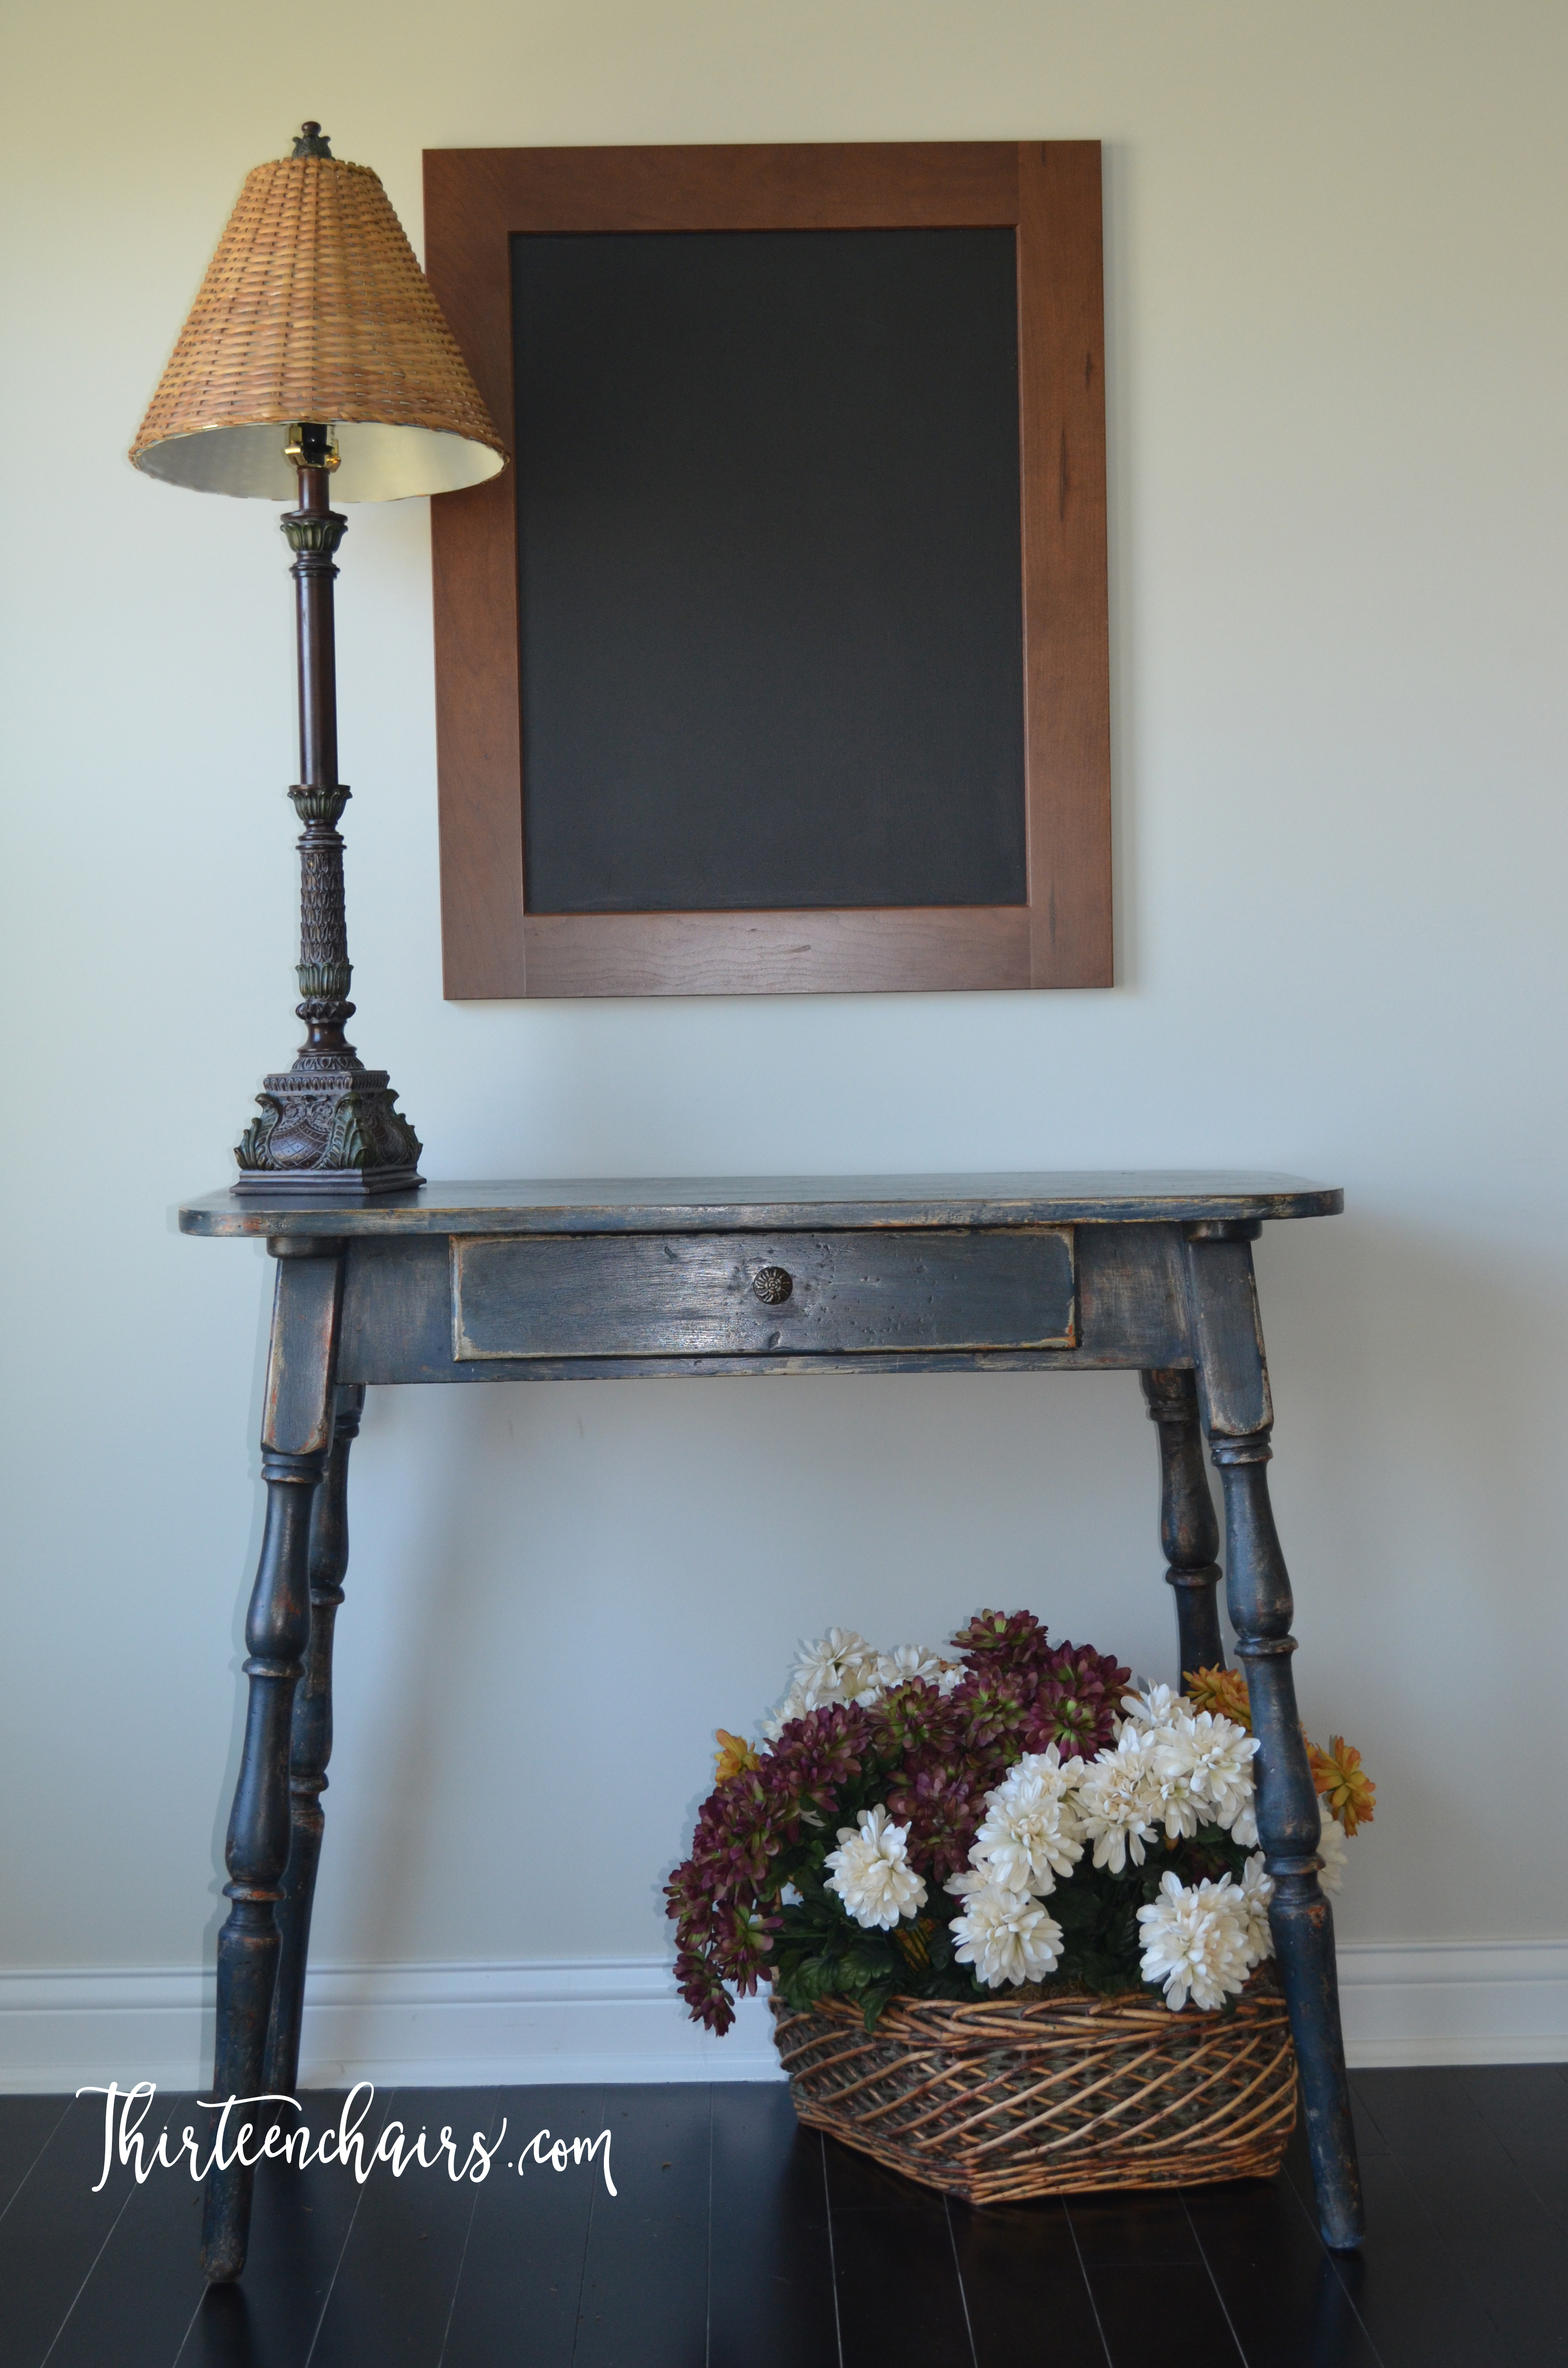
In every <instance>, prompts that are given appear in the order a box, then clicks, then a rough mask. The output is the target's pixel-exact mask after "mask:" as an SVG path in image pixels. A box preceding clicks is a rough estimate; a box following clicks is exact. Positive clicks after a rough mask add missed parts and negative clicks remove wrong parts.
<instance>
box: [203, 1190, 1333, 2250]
mask: <svg viewBox="0 0 1568 2368" xmlns="http://www.w3.org/2000/svg"><path fill="white" fill-rule="evenodd" d="M1342 1205H1343V1195H1342V1194H1341V1193H1339V1192H1338V1191H1335V1190H1329V1189H1327V1188H1326V1187H1324V1186H1321V1185H1316V1184H1309V1183H1305V1182H1302V1181H1301V1179H1300V1178H1295V1177H1289V1176H1245V1175H1243V1176H1229V1175H1221V1176H1206V1175H1195V1176H1188V1175H1142V1174H1130V1175H1087V1176H1075V1175H1041V1176H1035V1175H1023V1176H1009V1175H1002V1176H933V1177H894V1178H883V1177H848V1178H773V1177H764V1178H741V1179H733V1178H708V1179H703V1180H701V1181H686V1180H677V1181H666V1180H658V1181H654V1182H643V1183H634V1182H613V1183H571V1184H560V1183H521V1184H432V1185H428V1186H426V1187H424V1188H422V1189H421V1190H418V1191H416V1192H405V1193H393V1194H387V1195H385V1196H384V1197H381V1198H380V1199H375V1200H364V1199H355V1200H352V1201H350V1200H347V1199H339V1200H332V1199H329V1198H327V1197H325V1196H324V1197H322V1198H320V1199H308V1198H303V1197H301V1196H300V1195H299V1194H297V1193H295V1194H285V1193H283V1192H280V1193H279V1194H278V1198H277V1200H276V1201H267V1200H266V1199H263V1198H261V1197H259V1196H257V1195H256V1194H254V1193H251V1194H247V1195H245V1196H244V1197H241V1196H239V1195H237V1194H234V1193H231V1192H215V1193H211V1194H210V1195H209V1196H208V1198H207V1199H205V1200H201V1201H193V1202H191V1203H190V1204H189V1206H188V1207H186V1208H183V1209H182V1210H181V1211H180V1220H179V1221H180V1225H181V1228H182V1229H183V1231H185V1232H186V1233H190V1234H227V1235H233V1234H239V1235H264V1236H265V1237H266V1240H267V1247H268V1249H269V1250H270V1251H271V1252H272V1253H273V1255H274V1257H275V1258H277V1261H278V1271H277V1283H276V1293H275V1297H274V1301H273V1315H272V1334H271V1347H270V1352H269V1356H268V1362H267V1390H266V1398H265V1411H264V1416H263V1423H262V1439H261V1449H262V1475H263V1478H264V1480H265V1482H266V1485H267V1526H266V1531H265V1535H264V1538H263V1542H262V1548H261V1556H260V1563H259V1566H258V1568H257V1572H256V1588H255V1592H254V1594H253V1596H252V1599H251V1605H250V1612H249V1618H248V1622H247V1625H246V1630H245V1637H246V1644H247V1646H248V1651H249V1658H248V1659H247V1660H246V1662H245V1665H244V1666H245V1675H246V1678H247V1680H248V1683H249V1690H250V1691H249V1698H248V1708H247V1714H246V1723H245V1734H244V1751H243V1756H242V1759H241V1765H240V1773H239V1780H238V1783H237V1785H236V1788H235V1793H234V1804H233V1815H232V1817H231V1820H230V1825H229V1838H228V1851H227V1858H228V1870H229V1877H230V1880H229V1883H228V1884H227V1886H226V1889H227V1896H228V1898H229V1900H230V1901H231V1903H232V1904H231V1907H230V1909H229V1915H228V1918H227V1921H226V1922H225V1924H224V1926H223V1928H222V1931H221V1933H220V1934H219V1939H218V2021H217V2051H216V2065H215V2069H214V2072H213V2093H214V2095H215V2096H217V2097H219V2098H222V2097H227V2096H230V2095H235V2096H240V2097H246V2096H256V2095H259V2094H261V2093H262V2092H264V2091H274V2092H277V2091H291V2090H292V2089H293V2088H294V2086H295V2083H296V2080H297V2078H298V2071H299V2053H300V2018H301V2006H302V2001H303V1997H304V1980H305V1958H306V1951H307V1947H308V1943H309V1938H310V1923H311V1902H312V1894H313V1891H314V1886H315V1874H316V1863H317V1859H318V1856H319V1853H320V1849H321V1837H322V1807H321V1796H322V1793H323V1792H324V1789H325V1784H326V1765H327V1758H328V1754H329V1752H330V1749H331V1737H332V1724H331V1722H332V1702H331V1684H332V1634H333V1621H334V1617H335V1612H336V1610H337V1606H338V1605H339V1604H340V1603H341V1602H342V1600H343V1586H342V1581H343V1575H344V1569H345V1565H346V1564H347V1524H346V1521H345V1518H344V1504H345V1491H346V1487H347V1460H348V1450H349V1445H350V1442H351V1441H352V1440H353V1438H354V1436H355V1433H356V1432H357V1431H358V1426H359V1415H360V1409H361V1408H362V1406H363V1404H364V1397H365V1391H366V1389H367V1388H368V1387H370V1386H372V1385H375V1384H378V1383H392V1382H487V1381H529V1380H540V1381H569V1380H572V1379H574V1378H577V1379H593V1380H602V1379H605V1378H607V1377H631V1376H637V1375H641V1374H672V1373H673V1374H691V1375H694V1376H695V1375H700V1374H704V1373H795V1374H799V1373H821V1372H837V1373H843V1372H857V1373H901V1372H994V1371H1009V1372H1036V1371H1040V1372H1091V1371H1095V1370H1099V1369H1104V1368H1106V1367H1122V1368H1128V1369H1131V1370H1132V1371H1135V1372H1139V1373H1141V1374H1142V1380H1143V1389H1144V1394H1145V1396H1146V1398H1147V1400H1148V1406H1149V1412H1150V1415H1151V1416H1152V1417H1153V1420H1154V1422H1155V1424H1156V1425H1157V1428H1158V1435H1159V1440H1160V1451H1161V1470H1162V1474H1163V1488H1162V1498H1161V1532H1162V1538H1163V1541H1164V1544H1165V1556H1166V1561H1167V1563H1168V1565H1169V1568H1168V1571H1167V1577H1169V1579H1170V1581H1171V1583H1172V1585H1173V1587H1174V1588H1175V1590H1176V1612H1177V1626H1178V1634H1179V1644H1180V1659H1181V1666H1182V1667H1183V1668H1194V1667H1196V1666H1198V1665H1199V1663H1211V1662H1215V1661H1218V1660H1220V1659H1221V1658H1222V1654H1221V1639H1220V1629H1219V1621H1218V1615H1217V1611H1216V1608H1215V1600H1214V1590H1215V1585H1216V1582H1217V1581H1218V1579H1219V1577H1220V1567H1219V1562H1218V1554H1219V1543H1220V1541H1219V1535H1218V1528H1217V1524H1216V1521H1215V1518H1214V1511H1213V1506H1212V1501H1211V1499H1210V1494H1209V1486H1208V1481H1207V1476H1206V1474H1205V1472H1204V1468H1203V1460H1202V1458H1203V1439H1204V1437H1205V1436H1207V1440H1208V1444H1209V1452H1210V1456H1211V1458H1212V1460H1213V1462H1214V1463H1215V1464H1216V1465H1217V1467H1218V1469H1219V1472H1220V1477H1221V1484H1222V1488H1223V1495H1224V1507H1225V1568H1226V1573H1227V1604H1228V1608H1229V1611H1230V1615H1231V1622H1232V1625H1233V1628H1234V1630H1235V1634H1236V1651H1237V1654H1238V1656H1240V1658H1241V1660H1242V1662H1243V1664H1244V1668H1245V1670H1246V1673H1247V1678H1248V1681H1249V1684H1250V1687H1251V1691H1252V1702H1253V1713H1254V1724H1255V1726H1256V1732H1257V1734H1258V1736H1259V1737H1260V1739H1261V1745H1262V1748H1261V1749H1260V1751H1259V1754H1258V1759H1257V1763H1256V1765H1257V1773H1258V1799H1257V1822H1258V1829H1259V1833H1260V1835H1261V1838H1262V1841H1263V1846H1264V1849H1265V1851H1266V1852H1267V1863H1268V1871H1269V1873H1270V1874H1271V1875H1272V1876H1273V1878H1274V1883H1275V1897H1274V1906H1273V1909H1272V1923H1273V1929H1274V1938H1275V1946H1276V1951H1277V1954H1278V1962H1279V1972H1280V1976H1281V1980H1282V1982H1283V1985H1284V1988H1285V1993H1286V1996H1287V1998H1288V1999H1289V2001H1290V2019H1291V2025H1292V2028H1293V2031H1294V2033H1295V2040H1296V2050H1297V2055H1298V2059H1299V2063H1300V2066H1301V2093H1302V2098H1303V2102H1304V2109H1305V2114H1306V2123H1307V2135H1308V2138H1309V2141H1310V2144H1311V2149H1312V2169H1313V2172H1314V2175H1315V2178H1316V2180H1317V2194H1318V2206H1319V2214H1320V2219H1321V2223H1322V2227H1323V2233H1324V2238H1325V2241H1326V2242H1327V2243H1328V2244H1329V2245H1330V2246H1332V2247H1334V2248H1336V2249H1345V2248H1350V2247H1353V2246H1355V2245H1356V2244H1357V2243H1358V2241H1359V2238H1360V2236H1361V2233H1362V2215H1361V2200H1360V2183H1359V2175H1358V2169H1357V2161H1356V2150H1355V2141H1354V2138H1353V2136H1352V2133H1351V2126H1350V2109H1349V2101H1348V2095H1347V2091H1346V2079H1345V2055H1344V2048H1343V2044H1342V2042H1341V2037H1340V2028H1339V2000H1338V1992H1337V1988H1336V1987H1335V1964H1334V1930H1333V1924H1332V1919H1331V1917H1330V1913H1329V1907H1328V1903H1327V1901H1326V1900H1325V1899H1324V1895H1323V1892H1322V1890H1321V1888H1320V1886H1319V1884H1318V1866H1319V1860H1318V1857H1317V1839H1318V1808H1317V1796H1316V1794H1315V1793H1314V1791H1313V1789H1312V1776H1311V1772H1310V1770H1309V1769H1308V1766H1307V1760H1306V1754H1305V1751H1304V1748H1303V1747H1302V1742H1301V1728H1300V1725H1299V1723H1298V1720H1297V1715H1296V1694H1295V1685H1294V1681H1293V1679H1292V1676H1291V1670H1290V1655H1291V1654H1292V1653H1293V1652H1294V1650H1295V1645H1294V1641H1293V1639H1292V1637H1291V1635H1290V1622H1291V1600H1290V1581H1289V1578H1288V1577H1287V1576H1286V1570H1285V1563H1284V1558H1283V1556H1282V1554H1281V1553H1280V1550H1279V1542H1278V1537H1277V1535H1276V1532H1275V1527H1274V1519H1273V1515H1272V1512H1271V1511H1270V1508H1269V1501H1268V1484H1267V1471H1266V1467H1267V1463H1268V1457H1269V1433H1270V1429H1271V1427H1272V1423H1273V1412H1272V1408H1271V1406H1270V1404H1269V1395H1268V1375H1267V1367H1266V1364H1265V1361H1264V1351H1263V1335H1262V1331H1261V1328H1260V1326H1259V1322H1258V1313H1257V1299H1256V1290H1255V1287H1254V1281H1253V1265H1252V1243H1253V1241H1254V1240H1255V1239H1256V1235H1257V1234H1258V1233H1259V1231H1260V1230H1261V1228H1262V1226H1263V1224H1265V1222H1267V1221H1270V1220H1274V1219H1280V1218H1291V1217H1314V1216H1328V1215H1332V1214H1334V1213H1335V1212H1336V1211H1337V1210H1338V1209H1339V1208H1340V1207H1341V1206H1342ZM250 2195H251V2174H250V2172H249V2171H248V2170H246V2169H244V2168H243V2167H242V2166H240V2165H238V2164H233V2165H231V2167H230V2168H229V2169H226V2170H222V2171H219V2170H214V2171H213V2172H212V2173H211V2175H210V2179H209V2184H208V2192H207V2200H206V2226H205V2231H204V2247H205V2260H206V2265H207V2271H208V2274H209V2276H210V2277H211V2278H213V2279H214V2280H224V2279H230V2278H234V2277H237V2276H238V2275H239V2274H240V2271H242V2270H243V2268H244V2258H245V2244H246V2234H247V2228H248V2223H249V2216H250Z"/></svg>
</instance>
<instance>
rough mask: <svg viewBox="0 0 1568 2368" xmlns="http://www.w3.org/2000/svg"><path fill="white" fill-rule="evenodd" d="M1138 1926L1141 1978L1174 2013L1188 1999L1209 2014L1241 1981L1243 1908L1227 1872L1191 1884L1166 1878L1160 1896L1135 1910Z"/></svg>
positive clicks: (1172, 1876)
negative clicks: (1157, 1988) (1158, 1987)
mask: <svg viewBox="0 0 1568 2368" xmlns="http://www.w3.org/2000/svg"><path fill="white" fill-rule="evenodd" d="M1138 1922H1139V1926H1140V1930H1141V1937H1142V1946H1143V1979H1144V1980H1145V1981H1146V1982H1159V1983H1161V1984H1162V1985H1163V1987H1164V1989H1165V2004H1166V2005H1167V2006H1168V2007H1169V2008H1170V2009H1171V2010H1172V2011H1173V2013H1174V2012H1176V2011H1177V2010H1178V2009H1180V2008H1182V2007H1184V2006H1185V2005H1186V2004H1187V1999H1188V1998H1189V1997H1190V1998H1191V1999H1192V2002H1193V2004H1194V2006H1197V2007H1201V2008H1202V2009H1204V2011H1205V2012H1206V2013H1211V2012H1213V2010H1214V2009H1216V2008H1217V2007H1221V2006H1223V2005H1224V2003H1225V1999H1226V1998H1227V1997H1228V1996H1230V1995H1231V1994H1232V1993H1233V1992H1234V1991H1236V1990H1239V1989H1240V1988H1241V1987H1242V1985H1243V1984H1244V1981H1245V1980H1246V1977H1247V1974H1248V1971H1249V1967H1248V1964H1247V1953H1246V1939H1245V1934H1246V1923H1247V1916H1246V1910H1245V1908H1244V1907H1243V1906H1242V1895H1241V1893H1240V1892H1239V1891H1238V1890H1237V1889H1236V1887H1235V1885H1234V1884H1233V1883H1232V1881H1231V1878H1230V1876H1229V1875H1228V1874H1227V1875H1224V1876H1222V1877H1221V1880H1220V1881H1219V1882H1218V1883H1195V1884H1184V1883H1182V1882H1180V1881H1178V1879H1177V1877H1176V1875H1175V1874H1166V1875H1165V1877H1164V1878H1163V1880H1162V1882H1161V1884H1160V1896H1159V1897H1158V1898H1157V1899H1156V1900H1154V1901H1153V1903H1152V1905H1151V1906H1149V1907H1141V1908H1140V1909H1139V1910H1138Z"/></svg>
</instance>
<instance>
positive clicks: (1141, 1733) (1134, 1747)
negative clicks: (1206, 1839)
mask: <svg viewBox="0 0 1568 2368" xmlns="http://www.w3.org/2000/svg"><path fill="white" fill-rule="evenodd" d="M1155 1748H1156V1747H1155V1744H1154V1741H1153V1736H1151V1735H1150V1734H1149V1733H1148V1731H1147V1730H1146V1729H1145V1728H1143V1727H1141V1726H1138V1725H1134V1723H1133V1722H1132V1720H1131V1719H1129V1720H1128V1721H1127V1722H1126V1724H1125V1725H1123V1727H1122V1729H1121V1732H1120V1734H1119V1736H1117V1739H1116V1742H1115V1743H1114V1745H1113V1746H1112V1747H1111V1748H1110V1749H1109V1750H1108V1751H1101V1752H1099V1753H1097V1754H1096V1757H1095V1758H1094V1759H1092V1760H1091V1761H1090V1762H1089V1765H1088V1766H1087V1768H1085V1769H1084V1770H1083V1772H1082V1774H1081V1775H1080V1776H1079V1778H1078V1785H1077V1793H1078V1822H1079V1827H1080V1829H1081V1831H1082V1833H1083V1837H1084V1839H1085V1841H1091V1842H1093V1844H1094V1846H1095V1864H1096V1866H1108V1867H1109V1869H1110V1871H1111V1873H1113V1874H1119V1873H1121V1871H1122V1869H1123V1867H1124V1866H1125V1865H1126V1864H1127V1861H1128V1859H1129V1858H1130V1857H1131V1861H1132V1863H1133V1865H1134V1866H1142V1863H1143V1845H1144V1843H1145V1842H1152V1841H1153V1839H1155V1837H1156V1835H1157V1834H1158V1833H1159V1830H1160V1827H1161V1826H1162V1824H1163V1823H1164V1821H1165V1804H1164V1800H1163V1798H1162V1795H1161V1788H1160V1780H1159V1775H1158V1772H1157V1770H1156V1769H1155V1766H1154V1754H1155Z"/></svg>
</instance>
